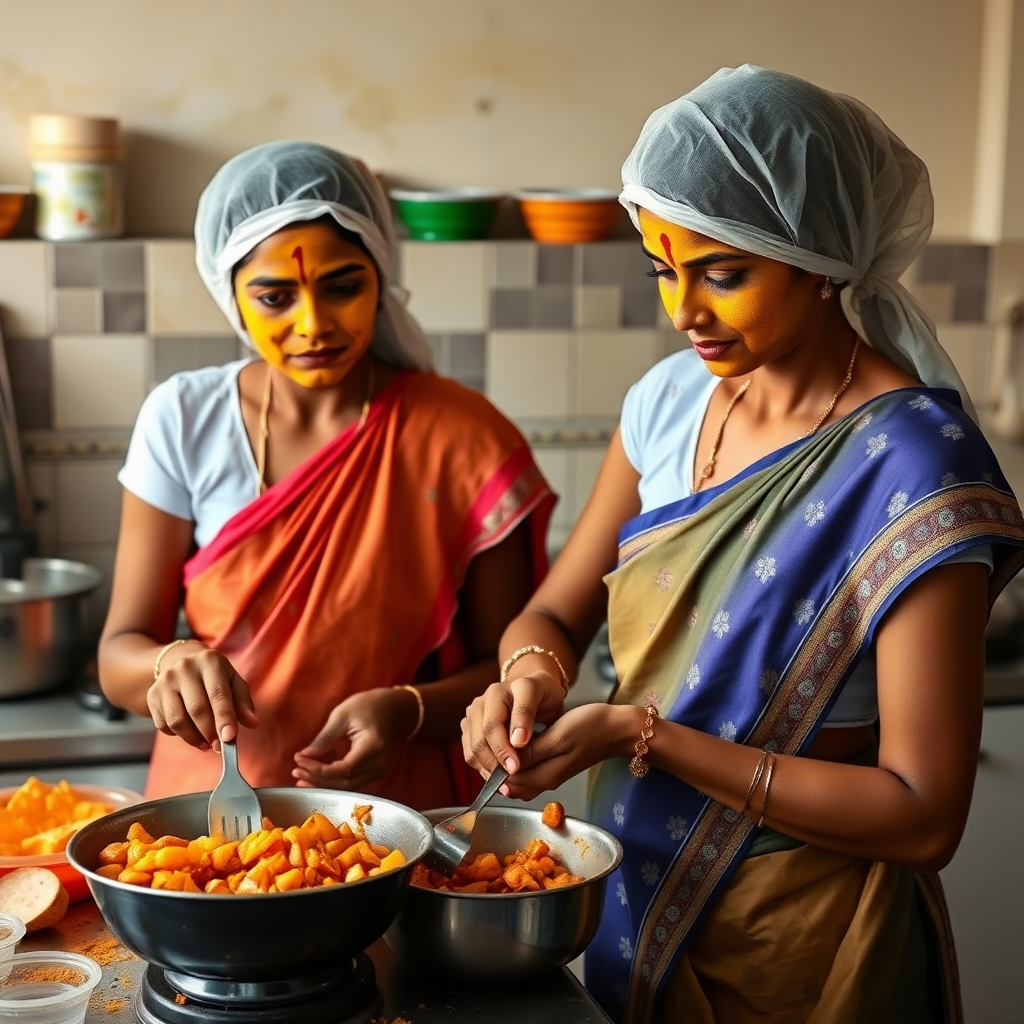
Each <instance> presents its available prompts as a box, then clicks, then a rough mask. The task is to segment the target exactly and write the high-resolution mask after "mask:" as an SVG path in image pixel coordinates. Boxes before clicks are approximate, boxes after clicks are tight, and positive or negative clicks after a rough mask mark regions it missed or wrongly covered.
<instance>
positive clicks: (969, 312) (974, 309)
mask: <svg viewBox="0 0 1024 1024" xmlns="http://www.w3.org/2000/svg"><path fill="white" fill-rule="evenodd" d="M987 304H988V289H986V288H985V287H984V285H982V286H980V287H979V286H977V285H971V286H966V287H964V286H959V285H958V286H957V288H956V291H955V292H954V293H953V322H954V323H979V324H980V323H984V322H985V309H986V306H987Z"/></svg>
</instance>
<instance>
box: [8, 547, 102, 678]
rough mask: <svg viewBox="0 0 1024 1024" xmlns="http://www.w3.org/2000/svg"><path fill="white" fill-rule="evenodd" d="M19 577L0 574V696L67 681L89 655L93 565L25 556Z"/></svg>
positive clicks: (96, 581) (94, 583)
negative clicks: (3, 576)
mask: <svg viewBox="0 0 1024 1024" xmlns="http://www.w3.org/2000/svg"><path fill="white" fill-rule="evenodd" d="M23 565H24V567H23V571H22V578H21V579H20V580H11V579H0V697H15V696H21V695H22V694H26V693H37V692H43V691H45V690H50V689H53V688H54V687H57V686H63V685H65V684H67V683H70V682H71V681H72V680H73V679H74V677H75V676H76V675H78V673H79V672H80V671H81V670H82V668H83V666H84V665H85V663H86V661H87V660H88V658H89V654H90V650H89V644H90V642H91V640H92V639H93V638H92V637H91V636H90V629H89V595H90V594H91V593H92V592H93V591H94V590H95V589H96V588H97V587H98V586H99V585H100V581H101V580H102V578H103V577H102V574H101V573H100V571H99V569H97V568H95V566H92V565H86V564H85V563H84V562H72V561H68V560H67V559H64V558H26V559H25V561H24V563H23Z"/></svg>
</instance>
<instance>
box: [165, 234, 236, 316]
mask: <svg viewBox="0 0 1024 1024" xmlns="http://www.w3.org/2000/svg"><path fill="white" fill-rule="evenodd" d="M146 288H147V299H148V301H147V304H146V305H147V313H146V316H147V320H148V324H147V330H148V331H149V333H150V334H205V335H210V334H214V335H216V334H226V335H231V334H234V330H233V329H232V327H231V325H230V324H229V323H228V322H227V320H226V319H225V317H224V314H223V313H221V311H220V309H219V308H218V306H217V303H216V302H214V301H213V299H212V298H211V297H210V293H209V292H208V291H207V290H206V286H205V285H204V284H203V281H202V278H200V276H199V271H198V270H196V250H195V245H194V244H193V243H192V242H189V241H159V242H147V243H146Z"/></svg>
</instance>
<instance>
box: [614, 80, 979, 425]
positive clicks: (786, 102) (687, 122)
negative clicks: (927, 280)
mask: <svg viewBox="0 0 1024 1024" xmlns="http://www.w3.org/2000/svg"><path fill="white" fill-rule="evenodd" d="M622 182H623V188H622V194H621V195H620V197H619V201H620V202H621V203H622V204H623V206H625V207H626V209H627V210H628V211H629V214H630V217H631V218H632V219H633V223H634V224H635V225H636V226H637V228H639V220H638V217H637V208H638V207H643V208H644V209H647V210H649V211H650V212H651V213H653V214H655V215H656V216H659V217H661V218H663V219H664V220H667V221H670V222H672V223H673V224H679V225H681V226H683V227H686V228H689V229H690V230H692V231H697V232H699V233H700V234H703V235H707V236H708V237H709V238H713V239H715V240H716V241H720V242H725V243H726V244H728V245H732V246H735V247H736V248H738V249H743V250H745V251H747V252H752V253H756V254H757V255H759V256H767V257H769V258H771V259H775V260H780V261H782V262H784V263H789V264H792V265H793V266H795V267H799V268H801V269H802V270H806V271H809V272H811V273H813V274H824V275H827V276H828V277H830V278H831V279H832V280H833V281H836V282H842V281H845V282H849V287H848V288H846V289H844V291H843V305H844V309H845V311H846V315H847V317H848V318H849V319H850V321H851V323H852V324H853V326H854V327H855V328H856V329H857V330H858V331H859V332H860V333H861V335H862V336H863V337H864V338H865V339H866V340H867V341H868V342H869V343H870V344H871V346H872V347H873V348H875V349H876V350H878V351H879V352H881V353H883V354H884V355H886V356H888V358H889V359H891V360H892V361H893V362H894V363H896V365H897V366H900V367H901V368H902V369H904V370H905V371H906V372H908V373H911V374H913V375H914V376H916V377H917V378H918V379H919V380H921V381H922V382H923V383H924V384H926V385H928V386H931V387H950V388H955V389H956V390H957V391H959V392H960V395H961V398H962V400H963V403H964V408H965V409H966V410H967V411H968V412H969V413H970V414H971V415H974V410H973V406H972V404H971V401H970V398H969V397H968V395H967V389H966V387H965V386H964V383H963V381H962V380H961V379H960V375H959V374H958V373H957V371H956V368H955V367H954V366H953V363H952V360H950V358H949V356H948V355H947V354H946V352H945V350H944V349H943V348H942V346H941V345H940V344H939V342H938V340H937V339H936V337H935V327H934V325H933V324H932V321H931V320H930V318H929V317H928V315H927V313H925V311H924V310H923V309H922V308H921V306H920V305H919V303H918V302H917V301H916V300H915V299H914V297H913V296H912V295H911V294H910V293H909V292H908V291H907V290H906V288H904V287H903V286H902V285H901V284H900V282H899V276H900V275H901V274H902V273H903V272H904V271H905V270H906V269H907V267H908V266H909V265H910V263H911V262H912V261H913V259H914V258H915V257H916V256H917V254H918V253H919V252H920V251H921V249H922V248H924V244H925V242H926V241H927V240H928V236H929V234H930V233H931V229H932V208H933V206H932V193H931V187H930V185H929V182H928V170H927V168H926V167H925V165H924V163H923V162H922V161H921V160H920V158H919V157H917V156H916V155H915V154H914V153H912V152H911V151H910V150H909V149H908V148H907V147H906V146H905V145H904V144H903V143H902V142H901V141H900V140H899V139H898V138H897V137H896V136H895V135H894V134H893V133H892V132H891V131H890V130H889V129H888V128H887V127H886V126H885V124H884V123H883V122H882V120H881V119H880V118H879V117H878V116H877V115H876V114H875V113H874V112H873V111H871V110H869V109H868V108H867V107H866V106H864V104H863V103H861V102H860V101H858V100H855V99H852V98H851V97H849V96H843V95H841V94H839V93H833V92H828V91H827V90H825V89H821V88H819V87H818V86H816V85H812V84H811V83H810V82H805V81H804V80H803V79H800V78H795V77H793V76H792V75H785V74H782V73H781V72H778V71H772V70H770V69H768V68H761V67H756V66H754V65H751V64H744V65H743V66H742V67H738V68H722V69H721V70H720V71H717V72H716V73H715V74H713V75H712V76H711V77H710V78H709V79H707V80H706V81H705V82H703V83H701V84H700V85H698V86H697V87H696V88H695V89H693V90H692V91H691V92H688V93H687V94H686V95H685V96H681V97H680V98H679V99H677V100H675V101H673V102H672V103H669V104H667V105H666V106H664V107H661V108H660V109H659V110H656V111H655V112H654V113H653V114H651V116H650V117H649V118H648V119H647V123H646V124H645V125H644V127H643V130H642V131H641V133H640V138H639V139H638V140H637V142H636V145H635V146H634V147H633V151H632V152H631V153H630V154H629V156H628V157H627V159H626V162H625V163H624V164H623V166H622Z"/></svg>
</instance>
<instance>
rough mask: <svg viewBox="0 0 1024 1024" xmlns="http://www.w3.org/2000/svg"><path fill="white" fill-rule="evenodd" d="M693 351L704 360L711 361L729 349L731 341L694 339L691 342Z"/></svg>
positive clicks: (719, 357) (720, 356)
mask: <svg viewBox="0 0 1024 1024" xmlns="http://www.w3.org/2000/svg"><path fill="white" fill-rule="evenodd" d="M691 344H692V345H693V350H694V352H696V353H697V355H699V356H700V357H701V359H703V360H705V361H706V362H709V363H713V362H715V360H717V359H721V358H722V356H724V355H725V353H726V352H727V351H728V350H729V348H730V346H731V345H732V344H733V343H732V342H731V341H694V342H691Z"/></svg>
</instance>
